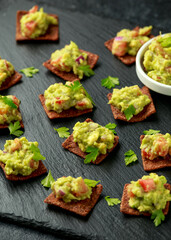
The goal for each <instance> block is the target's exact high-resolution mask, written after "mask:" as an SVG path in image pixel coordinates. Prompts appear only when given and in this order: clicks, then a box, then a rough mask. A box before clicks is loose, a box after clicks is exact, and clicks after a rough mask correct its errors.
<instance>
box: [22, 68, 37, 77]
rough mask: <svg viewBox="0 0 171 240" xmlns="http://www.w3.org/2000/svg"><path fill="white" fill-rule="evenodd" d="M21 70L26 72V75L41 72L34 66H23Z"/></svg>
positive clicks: (29, 75) (31, 75)
mask: <svg viewBox="0 0 171 240" xmlns="http://www.w3.org/2000/svg"><path fill="white" fill-rule="evenodd" d="M20 72H22V73H24V74H25V76H26V77H33V74H35V73H37V72H39V69H37V68H34V67H29V68H23V69H21V70H20Z"/></svg>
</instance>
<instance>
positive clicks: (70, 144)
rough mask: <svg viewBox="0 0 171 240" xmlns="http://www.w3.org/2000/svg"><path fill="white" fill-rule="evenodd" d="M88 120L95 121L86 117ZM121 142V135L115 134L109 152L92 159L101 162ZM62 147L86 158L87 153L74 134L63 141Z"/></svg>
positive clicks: (94, 162)
mask: <svg viewBox="0 0 171 240" xmlns="http://www.w3.org/2000/svg"><path fill="white" fill-rule="evenodd" d="M86 122H93V121H92V120H91V119H90V118H87V119H86ZM118 142H119V137H118V136H115V138H114V145H113V147H112V148H111V149H109V150H108V152H107V153H106V154H100V155H99V156H98V157H97V158H96V160H95V161H92V163H93V164H99V163H101V162H102V161H103V160H104V159H105V158H106V157H107V156H108V155H109V153H110V152H112V151H113V150H114V148H115V147H116V146H117V145H118ZM62 147H63V148H65V149H67V150H69V151H70V152H72V153H74V154H76V155H78V156H80V157H82V158H85V157H86V155H87V153H86V152H83V151H81V149H80V148H79V146H78V144H77V143H76V142H74V139H73V134H71V135H70V136H69V137H68V138H67V139H66V140H65V141H64V142H63V143H62Z"/></svg>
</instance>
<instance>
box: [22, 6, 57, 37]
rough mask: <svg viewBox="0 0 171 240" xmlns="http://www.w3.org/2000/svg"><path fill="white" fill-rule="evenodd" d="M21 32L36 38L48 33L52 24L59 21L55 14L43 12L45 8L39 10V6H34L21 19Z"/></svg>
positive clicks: (25, 35)
mask: <svg viewBox="0 0 171 240" xmlns="http://www.w3.org/2000/svg"><path fill="white" fill-rule="evenodd" d="M20 24H21V34H22V35H23V36H24V37H29V38H36V37H38V36H40V35H43V34H45V33H46V31H47V29H48V27H49V25H50V24H53V25H57V24H58V21H57V19H56V18H54V17H53V16H50V15H48V14H47V13H44V12H43V8H40V10H39V11H38V6H34V7H33V8H32V9H30V10H29V12H28V14H25V15H24V16H23V17H22V18H21V20H20Z"/></svg>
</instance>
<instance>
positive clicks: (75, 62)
mask: <svg viewBox="0 0 171 240" xmlns="http://www.w3.org/2000/svg"><path fill="white" fill-rule="evenodd" d="M51 64H52V65H53V66H55V67H56V68H57V69H58V70H60V71H64V72H71V71H73V72H74V74H76V75H78V77H79V79H82V78H83V74H84V73H83V71H82V70H81V69H79V67H80V66H85V65H87V53H85V52H81V51H80V50H79V48H78V46H77V45H76V44H75V43H74V42H72V41H71V42H70V44H69V45H66V46H65V47H64V48H62V49H61V50H56V51H55V52H54V53H52V55H51Z"/></svg>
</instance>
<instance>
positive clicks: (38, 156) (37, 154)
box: [30, 143, 46, 161]
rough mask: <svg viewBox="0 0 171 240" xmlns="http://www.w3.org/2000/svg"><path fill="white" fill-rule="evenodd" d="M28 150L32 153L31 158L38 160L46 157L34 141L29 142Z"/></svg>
mask: <svg viewBox="0 0 171 240" xmlns="http://www.w3.org/2000/svg"><path fill="white" fill-rule="evenodd" d="M30 150H31V151H32V153H33V160H35V161H39V160H45V159H46V158H45V157H44V156H43V155H42V154H41V153H40V149H39V148H38V147H36V146H35V145H34V143H32V144H31V147H30Z"/></svg>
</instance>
